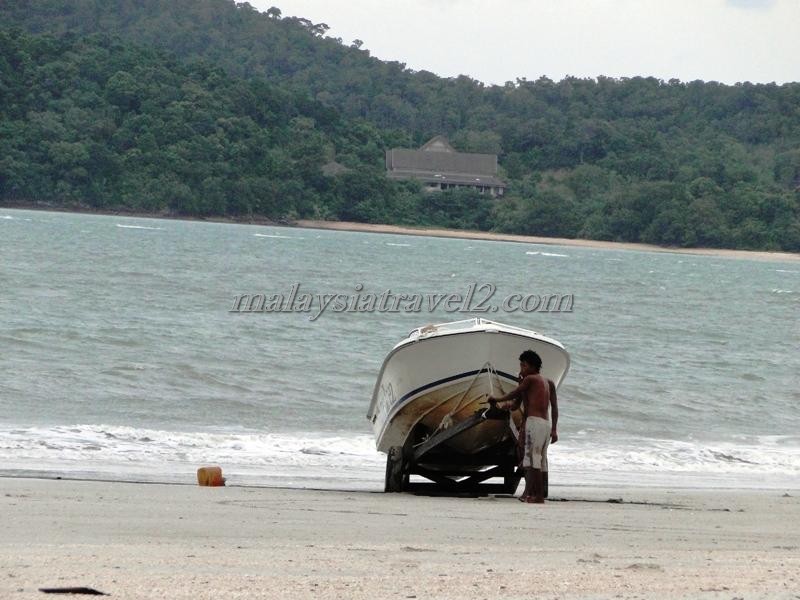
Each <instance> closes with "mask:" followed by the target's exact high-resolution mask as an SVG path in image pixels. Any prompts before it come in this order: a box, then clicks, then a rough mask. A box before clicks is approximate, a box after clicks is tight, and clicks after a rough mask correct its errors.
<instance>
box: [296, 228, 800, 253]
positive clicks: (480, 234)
mask: <svg viewBox="0 0 800 600" xmlns="http://www.w3.org/2000/svg"><path fill="white" fill-rule="evenodd" d="M296 226H297V227H302V228H305V229H329V230H335V231H359V232H369V233H392V234H396V235H418V236H427V237H442V238H459V239H466V240H487V241H494V242H518V243H522V244H545V245H551V246H573V247H579V248H595V249H600V250H638V251H641V252H668V253H672V254H693V255H699V256H719V257H724V258H744V259H750V260H764V261H779V262H780V261H792V262H800V254H797V253H793V252H767V251H766V250H727V249H723V248H671V247H665V246H654V245H651V244H639V243H633V242H607V241H602V240H583V239H570V238H550V237H540V236H533V235H515V234H510V233H495V232H491V231H468V230H461V229H437V228H433V227H432V228H422V227H420V228H415V227H403V226H400V225H376V224H372V223H353V222H349V221H313V220H307V219H302V220H299V221H297V222H296Z"/></svg>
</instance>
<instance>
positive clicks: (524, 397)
mask: <svg viewBox="0 0 800 600" xmlns="http://www.w3.org/2000/svg"><path fill="white" fill-rule="evenodd" d="M541 368H542V359H541V358H539V355H538V354H536V352H534V351H533V350H526V351H525V352H523V353H522V354H520V356H519V369H520V375H521V376H522V381H520V384H519V385H518V386H517V388H516V389H514V390H512V391H510V392H509V393H508V394H506V395H505V396H501V397H499V398H495V397H494V396H489V403H490V404H495V403H496V405H497V408H500V409H502V410H509V411H511V410H516V409H517V408H519V406H520V404H522V403H523V402H524V403H525V422H524V424H523V427H522V429H521V430H520V435H524V436H525V438H524V439H525V452H524V454H523V458H522V468H523V469H525V491H524V492H523V493H522V496H521V497H520V500H521V501H522V502H530V503H534V504H543V503H544V483H543V478H542V469H546V467H547V446H548V445H549V444H550V442H551V441H552V442H553V443H556V442H557V441H558V433H557V430H556V425H557V424H558V398H557V396H556V386H555V384H554V383H553V382H552V381H550V380H549V379H545V378H544V377H542V376H541V375H540V374H539V371H540V370H541ZM551 406H552V407H553V424H552V426H551V425H550V419H549V418H548V413H549V412H550V407H551Z"/></svg>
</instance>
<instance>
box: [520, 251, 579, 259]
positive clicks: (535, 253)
mask: <svg viewBox="0 0 800 600" xmlns="http://www.w3.org/2000/svg"><path fill="white" fill-rule="evenodd" d="M525 254H527V255H528V256H536V255H537V254H538V255H540V256H557V257H559V258H569V254H558V253H557V252H539V251H529V252H526V253H525Z"/></svg>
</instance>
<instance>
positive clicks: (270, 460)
mask: <svg viewBox="0 0 800 600" xmlns="http://www.w3.org/2000/svg"><path fill="white" fill-rule="evenodd" d="M384 462H385V458H384V457H383V456H382V455H381V454H379V453H378V452H377V451H376V450H375V443H374V440H373V438H372V436H369V435H362V434H350V435H334V434H330V433H263V432H256V431H252V432H251V431H195V432H177V431H164V430H156V429H139V428H134V427H124V426H107V425H74V426H54V427H25V428H9V427H3V428H1V429H0V463H1V464H3V468H4V469H6V470H9V469H10V470H28V471H31V470H33V471H35V470H45V471H57V472H63V473H67V474H69V473H72V474H76V473H77V474H81V473H83V474H86V473H104V474H108V473H116V474H118V475H128V476H135V477H139V478H144V479H148V480H154V481H173V480H175V479H176V475H179V477H178V478H182V479H186V478H189V479H191V478H192V477H193V476H194V475H193V474H194V471H195V470H196V469H197V467H199V466H202V465H204V464H209V463H212V464H219V465H221V466H223V467H224V468H225V470H226V471H230V472H232V473H238V474H240V476H244V477H245V478H247V479H248V480H250V481H254V480H255V481H269V480H270V479H273V478H278V479H279V480H281V481H284V482H285V481H287V480H288V481H291V480H292V479H293V478H301V479H305V478H308V477H328V478H330V477H332V476H334V475H338V476H341V477H342V478H344V479H350V480H353V481H359V480H364V478H365V477H366V478H367V479H371V480H373V481H377V480H378V479H380V477H382V475H381V474H382V472H383V469H384Z"/></svg>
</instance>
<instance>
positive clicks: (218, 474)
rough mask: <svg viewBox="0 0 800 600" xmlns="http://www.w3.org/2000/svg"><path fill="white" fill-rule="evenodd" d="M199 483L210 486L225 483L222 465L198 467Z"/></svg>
mask: <svg viewBox="0 0 800 600" xmlns="http://www.w3.org/2000/svg"><path fill="white" fill-rule="evenodd" d="M197 484H198V485H203V486H210V487H219V486H222V485H225V478H224V477H223V476H222V469H221V468H220V467H200V468H199V469H197Z"/></svg>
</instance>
